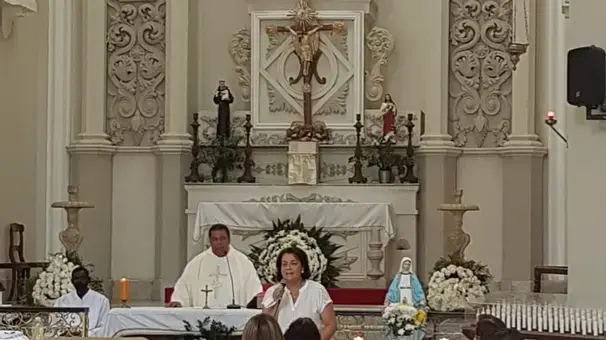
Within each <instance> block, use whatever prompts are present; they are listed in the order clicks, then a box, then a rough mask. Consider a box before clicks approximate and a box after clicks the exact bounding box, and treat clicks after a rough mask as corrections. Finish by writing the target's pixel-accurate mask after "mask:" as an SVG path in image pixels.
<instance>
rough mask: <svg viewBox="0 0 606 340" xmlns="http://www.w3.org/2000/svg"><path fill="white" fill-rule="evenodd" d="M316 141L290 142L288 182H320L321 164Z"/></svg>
mask: <svg viewBox="0 0 606 340" xmlns="http://www.w3.org/2000/svg"><path fill="white" fill-rule="evenodd" d="M318 156H319V153H318V144H317V143H316V142H295V141H293V142H290V143H289V145H288V184H307V185H316V184H318V182H319V181H318V177H319V176H318V173H319V169H320V165H319V157H318Z"/></svg>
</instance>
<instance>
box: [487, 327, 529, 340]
mask: <svg viewBox="0 0 606 340" xmlns="http://www.w3.org/2000/svg"><path fill="white" fill-rule="evenodd" d="M488 339H489V340H524V336H523V335H522V333H520V332H519V331H517V330H515V329H513V328H508V329H501V330H498V331H496V332H495V333H494V334H493V335H492V336H490V337H489V338H488Z"/></svg>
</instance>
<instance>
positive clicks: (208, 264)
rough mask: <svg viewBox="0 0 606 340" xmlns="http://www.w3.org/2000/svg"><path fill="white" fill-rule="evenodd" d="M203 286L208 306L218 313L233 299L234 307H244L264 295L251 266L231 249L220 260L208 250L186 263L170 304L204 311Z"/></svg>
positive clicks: (244, 257)
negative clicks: (258, 296)
mask: <svg viewBox="0 0 606 340" xmlns="http://www.w3.org/2000/svg"><path fill="white" fill-rule="evenodd" d="M228 258H229V263H228ZM228 264H229V265H228ZM230 269H231V273H230ZM232 279H233V290H234V294H232V283H231V281H232ZM206 286H208V289H209V290H212V291H211V292H208V306H209V307H210V308H217V309H222V308H225V307H226V306H227V305H229V304H231V303H232V298H235V303H236V304H237V305H240V306H246V305H247V304H248V303H249V302H250V301H251V300H252V299H253V298H255V297H256V296H257V295H258V294H260V293H262V291H263V288H262V287H261V281H260V280H259V276H258V275H257V271H256V269H255V267H254V266H253V264H252V262H250V260H249V259H248V257H247V256H246V255H244V254H243V253H241V252H240V251H238V250H236V249H234V248H233V247H232V246H229V251H228V252H227V255H226V256H223V257H219V256H217V255H215V254H214V253H213V252H212V249H207V250H205V251H203V252H202V253H200V254H198V255H197V256H196V257H194V258H193V259H192V260H191V261H189V263H188V264H187V266H185V270H183V274H182V275H181V277H180V278H179V280H177V283H176V284H175V289H174V292H173V294H172V296H171V301H172V302H179V303H180V304H181V305H182V306H183V307H203V306H204V303H205V301H204V300H205V296H206V293H205V292H203V290H206V289H207V288H206Z"/></svg>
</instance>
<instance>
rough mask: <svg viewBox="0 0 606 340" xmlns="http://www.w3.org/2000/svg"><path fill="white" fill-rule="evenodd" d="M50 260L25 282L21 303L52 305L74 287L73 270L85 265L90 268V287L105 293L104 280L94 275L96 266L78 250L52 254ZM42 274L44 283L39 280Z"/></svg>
mask: <svg viewBox="0 0 606 340" xmlns="http://www.w3.org/2000/svg"><path fill="white" fill-rule="evenodd" d="M48 262H49V265H48V266H47V267H46V268H43V269H42V271H39V272H37V273H35V274H34V275H32V276H31V277H30V278H29V279H28V280H27V281H26V282H25V295H24V296H22V297H21V300H20V301H19V303H20V304H25V305H29V306H35V305H43V306H46V305H49V304H51V305H52V303H53V302H54V299H56V298H58V297H59V296H60V295H62V294H65V293H67V292H70V291H71V290H72V289H73V286H72V285H71V271H72V270H73V269H74V268H77V267H84V268H86V269H88V270H89V273H90V276H91V280H90V283H89V287H90V289H92V290H94V291H96V292H99V293H102V294H103V293H104V290H103V281H102V280H101V279H99V278H98V277H96V276H94V275H93V269H94V266H93V265H92V264H86V263H85V262H84V260H83V259H82V257H81V256H80V255H79V254H78V253H77V252H65V253H56V254H51V255H50V256H49V258H48ZM51 269H52V270H51ZM42 276H44V281H45V283H44V284H41V282H39V281H40V280H41V278H42ZM51 282H52V283H53V287H55V289H54V290H53V289H51V287H50V286H51V284H50V283H51ZM57 287H59V288H57ZM40 288H42V289H40ZM57 295H59V296H57Z"/></svg>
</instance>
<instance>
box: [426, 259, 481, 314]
mask: <svg viewBox="0 0 606 340" xmlns="http://www.w3.org/2000/svg"><path fill="white" fill-rule="evenodd" d="M486 292H487V288H486V287H485V286H483V285H482V282H481V281H480V280H479V279H478V277H477V276H476V274H475V273H473V271H472V270H470V269H468V268H464V267H457V266H455V265H452V264H451V265H448V266H447V267H445V268H442V269H441V270H439V271H437V272H435V273H433V274H432V275H431V278H430V279H429V284H428V292H427V300H428V303H429V305H430V306H431V307H432V308H434V309H436V310H439V311H453V310H458V309H466V308H469V307H470V303H473V302H479V301H482V299H483V298H484V294H485V293H486Z"/></svg>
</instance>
